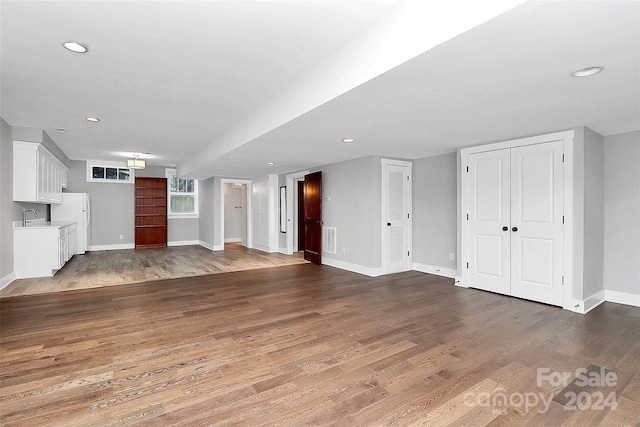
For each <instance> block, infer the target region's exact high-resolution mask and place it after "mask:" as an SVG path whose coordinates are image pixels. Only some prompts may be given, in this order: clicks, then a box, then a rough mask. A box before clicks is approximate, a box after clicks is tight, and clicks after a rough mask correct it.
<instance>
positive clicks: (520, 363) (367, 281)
mask: <svg viewBox="0 0 640 427" xmlns="http://www.w3.org/2000/svg"><path fill="white" fill-rule="evenodd" d="M0 315H1V316H0V320H1V322H2V325H1V326H2V327H1V341H0V352H1V353H0V355H1V362H0V367H1V371H0V417H1V418H0V419H1V423H2V425H3V426H22V427H25V426H49V425H54V426H66V427H68V426H125V425H126V426H130V425H137V426H138V425H139V426H212V425H224V426H230V425H238V426H262V425H270V426H271V425H283V426H316V425H335V426H351V425H355V426H383V425H384V426H386V425H395V426H410V425H425V426H446V425H454V426H524V425H531V426H561V425H563V426H580V427H586V426H607V427H609V426H638V425H639V424H638V423H639V419H640V308H636V307H631V306H625V305H617V304H612V303H605V304H603V305H601V306H599V307H597V308H596V309H595V310H593V311H592V312H591V313H589V314H587V315H579V314H575V313H571V312H568V311H565V310H562V309H560V308H555V307H551V306H546V305H543V304H537V303H533V302H528V301H523V300H519V299H516V298H510V297H505V296H500V295H495V294H491V293H486V292H482V291H477V290H473V289H462V288H458V287H455V286H453V284H452V281H451V280H449V279H444V278H441V277H437V276H432V275H428V274H423V273H417V272H407V273H401V274H395V275H389V276H383V277H378V278H370V277H365V276H361V275H358V274H355V273H350V272H346V271H342V270H338V269H335V268H331V267H327V266H317V265H313V264H300V265H290V266H283V267H277V268H265V269H260V270H250V271H242V272H235V273H226V274H216V275H208V276H199V277H191V278H182V279H171V280H159V281H152V282H145V283H139V284H132V285H129V286H110V287H103V288H97V289H86V290H78V291H68V292H60V293H52V294H44V295H30V296H19V297H8V298H3V299H2V300H0ZM580 368H585V369H587V370H588V372H589V375H591V373H594V374H595V373H598V372H600V369H603V370H606V371H605V372H606V373H608V374H609V373H610V374H611V375H614V376H615V381H614V382H613V383H612V382H611V381H609V384H608V385H604V386H600V385H594V384H591V385H588V386H584V387H581V384H580V383H581V379H580V376H576V370H577V369H580ZM538 369H547V370H548V371H546V372H548V373H549V374H551V375H553V374H554V373H558V375H560V373H565V372H566V373H569V374H568V375H569V376H568V377H567V378H566V381H565V382H561V381H558V382H557V383H556V382H555V381H548V380H543V381H541V382H540V383H539V384H538V383H537V372H538ZM577 372H578V374H579V373H580V372H581V371H577ZM551 378H554V377H553V376H552V377H551ZM571 393H577V394H579V393H582V395H581V396H582V397H581V400H580V402H579V404H580V405H581V406H582V407H583V409H575V410H571V407H572V405H575V404H572V402H571V400H570V396H571ZM600 395H602V396H603V397H607V396H613V398H614V399H613V401H612V400H611V399H609V400H608V401H604V402H603V400H600V398H599V396H600ZM501 396H503V397H504V398H501ZM567 396H569V397H567ZM534 397H535V398H536V399H537V401H534ZM542 399H544V402H545V403H543V401H542ZM525 402H528V403H525ZM614 402H615V405H616V407H615V409H612V408H611V406H612V404H613V403H614ZM534 403H535V404H534ZM547 404H548V406H547Z"/></svg>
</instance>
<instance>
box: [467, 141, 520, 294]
mask: <svg viewBox="0 0 640 427" xmlns="http://www.w3.org/2000/svg"><path fill="white" fill-rule="evenodd" d="M509 161H510V159H509V150H508V149H506V150H498V151H489V152H486V153H478V154H471V155H469V163H468V165H469V171H468V180H469V181H468V188H469V193H468V195H469V204H468V206H469V212H468V219H467V220H468V224H469V228H468V230H469V233H468V236H469V241H468V242H467V245H468V248H469V265H468V266H467V268H468V270H469V285H470V286H471V287H474V288H478V289H484V290H487V291H491V292H496V293H500V294H505V295H510V294H511V282H510V262H511V255H510V246H511V242H510V235H509V233H510V231H509V230H510V227H509V226H510V194H509V193H510V183H509Z"/></svg>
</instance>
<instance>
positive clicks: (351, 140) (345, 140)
mask: <svg viewBox="0 0 640 427" xmlns="http://www.w3.org/2000/svg"><path fill="white" fill-rule="evenodd" d="M342 142H344V143H345V144H351V143H352V142H355V139H353V138H344V139H343V140H342Z"/></svg>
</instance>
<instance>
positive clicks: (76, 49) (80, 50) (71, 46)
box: [62, 42, 89, 53]
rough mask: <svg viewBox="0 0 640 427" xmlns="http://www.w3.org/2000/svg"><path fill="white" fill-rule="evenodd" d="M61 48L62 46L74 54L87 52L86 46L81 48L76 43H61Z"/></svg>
mask: <svg viewBox="0 0 640 427" xmlns="http://www.w3.org/2000/svg"><path fill="white" fill-rule="evenodd" d="M62 46H64V47H65V48H66V49H69V50H70V51H71V52H76V53H87V52H89V49H87V47H86V46H83V45H81V44H80V43H77V42H65V43H62Z"/></svg>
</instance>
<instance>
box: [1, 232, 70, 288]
mask: <svg viewBox="0 0 640 427" xmlns="http://www.w3.org/2000/svg"><path fill="white" fill-rule="evenodd" d="M77 232H78V229H77V225H76V223H75V222H73V223H41V224H36V225H28V226H26V227H23V226H21V225H14V229H13V250H14V271H15V274H16V278H17V279H23V278H28V277H46V276H53V275H54V274H55V273H56V271H58V270H59V269H61V268H62V267H63V266H64V265H65V263H66V262H67V261H69V259H71V257H72V256H73V254H74V253H75V252H76V250H75V246H76V245H77Z"/></svg>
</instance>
